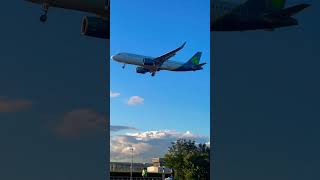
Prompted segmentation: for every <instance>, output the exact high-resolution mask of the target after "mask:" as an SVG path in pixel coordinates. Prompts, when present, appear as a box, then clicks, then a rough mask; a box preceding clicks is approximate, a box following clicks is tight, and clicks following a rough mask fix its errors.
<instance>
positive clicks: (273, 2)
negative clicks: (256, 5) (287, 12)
mask: <svg viewBox="0 0 320 180" xmlns="http://www.w3.org/2000/svg"><path fill="white" fill-rule="evenodd" d="M266 1H267V9H268V10H269V11H279V10H281V9H283V8H284V6H285V5H286V0H266Z"/></svg>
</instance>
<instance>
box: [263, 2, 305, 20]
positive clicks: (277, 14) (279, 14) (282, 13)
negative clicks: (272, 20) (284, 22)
mask: <svg viewBox="0 0 320 180" xmlns="http://www.w3.org/2000/svg"><path fill="white" fill-rule="evenodd" d="M309 6H310V5H309V4H299V5H296V6H292V7H289V8H286V9H282V10H280V11H277V12H272V13H268V14H266V16H268V17H290V16H293V15H295V14H297V13H299V12H300V11H302V10H304V9H305V8H307V7H309Z"/></svg>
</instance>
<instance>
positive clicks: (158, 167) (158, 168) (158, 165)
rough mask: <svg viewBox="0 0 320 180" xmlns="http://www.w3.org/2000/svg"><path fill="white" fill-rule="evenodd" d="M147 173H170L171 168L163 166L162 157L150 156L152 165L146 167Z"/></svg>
mask: <svg viewBox="0 0 320 180" xmlns="http://www.w3.org/2000/svg"><path fill="white" fill-rule="evenodd" d="M147 171H148V172H149V173H160V174H171V173H172V170H171V169H170V168H166V167H164V159H163V158H152V166H149V167H148V168H147Z"/></svg>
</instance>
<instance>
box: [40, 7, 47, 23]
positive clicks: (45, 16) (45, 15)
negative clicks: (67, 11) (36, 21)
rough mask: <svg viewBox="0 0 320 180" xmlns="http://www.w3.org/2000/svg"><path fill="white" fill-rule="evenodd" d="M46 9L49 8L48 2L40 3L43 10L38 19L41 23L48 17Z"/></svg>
mask: <svg viewBox="0 0 320 180" xmlns="http://www.w3.org/2000/svg"><path fill="white" fill-rule="evenodd" d="M48 10H49V4H48V3H43V4H42V11H43V12H44V14H43V15H41V16H40V21H41V22H43V23H44V22H46V21H47V19H48Z"/></svg>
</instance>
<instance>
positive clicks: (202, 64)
mask: <svg viewBox="0 0 320 180" xmlns="http://www.w3.org/2000/svg"><path fill="white" fill-rule="evenodd" d="M206 64H207V63H201V64H198V66H200V67H201V66H204V65H206Z"/></svg>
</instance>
